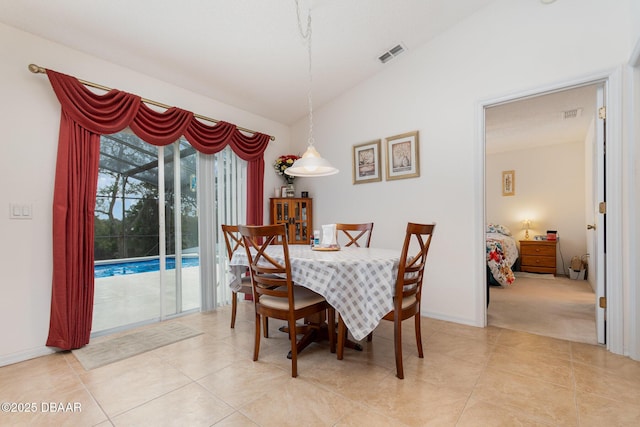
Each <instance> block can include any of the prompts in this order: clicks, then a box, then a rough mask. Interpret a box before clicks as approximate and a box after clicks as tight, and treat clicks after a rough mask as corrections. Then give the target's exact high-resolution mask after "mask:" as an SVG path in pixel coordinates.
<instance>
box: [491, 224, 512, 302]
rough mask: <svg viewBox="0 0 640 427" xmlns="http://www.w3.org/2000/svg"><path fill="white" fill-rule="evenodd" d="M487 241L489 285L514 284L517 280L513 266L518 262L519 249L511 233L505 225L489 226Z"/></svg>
mask: <svg viewBox="0 0 640 427" xmlns="http://www.w3.org/2000/svg"><path fill="white" fill-rule="evenodd" d="M486 239H487V285H490V284H496V285H501V286H508V285H510V284H512V283H513V282H514V280H515V276H514V274H513V266H514V264H515V263H516V261H517V260H518V248H517V246H516V240H515V239H514V238H513V236H512V235H511V231H509V229H508V228H507V227H505V226H503V225H499V224H487V229H486ZM494 282H495V283H494ZM487 292H488V291H487Z"/></svg>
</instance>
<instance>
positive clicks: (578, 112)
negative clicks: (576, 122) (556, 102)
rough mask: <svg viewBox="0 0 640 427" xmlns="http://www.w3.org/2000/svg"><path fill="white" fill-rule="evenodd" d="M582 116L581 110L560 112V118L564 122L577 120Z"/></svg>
mask: <svg viewBox="0 0 640 427" xmlns="http://www.w3.org/2000/svg"><path fill="white" fill-rule="evenodd" d="M580 116H582V108H574V109H573V110H566V111H563V112H562V118H563V119H564V120H568V119H577V118H578V117H580Z"/></svg>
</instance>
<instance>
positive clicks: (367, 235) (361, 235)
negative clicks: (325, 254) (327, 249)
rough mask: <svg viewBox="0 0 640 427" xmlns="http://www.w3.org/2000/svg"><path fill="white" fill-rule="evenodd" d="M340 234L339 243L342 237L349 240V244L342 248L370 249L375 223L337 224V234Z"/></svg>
mask: <svg viewBox="0 0 640 427" xmlns="http://www.w3.org/2000/svg"><path fill="white" fill-rule="evenodd" d="M338 231H342V233H338V236H339V237H338V242H339V241H340V240H341V239H340V237H342V238H343V239H346V240H347V243H345V244H342V245H341V246H345V247H347V246H351V245H355V246H356V247H364V248H368V247H369V245H370V244H371V233H372V232H373V223H372V222H366V223H362V224H336V232H338Z"/></svg>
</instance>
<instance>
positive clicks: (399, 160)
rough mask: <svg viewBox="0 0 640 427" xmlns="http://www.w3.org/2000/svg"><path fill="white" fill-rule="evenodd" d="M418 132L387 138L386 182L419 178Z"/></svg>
mask: <svg viewBox="0 0 640 427" xmlns="http://www.w3.org/2000/svg"><path fill="white" fill-rule="evenodd" d="M418 145H419V141H418V131H414V132H407V133H403V134H401V135H396V136H392V137H389V138H387V146H386V152H387V180H393V179H404V178H415V177H418V176H420V163H419V162H420V157H419V151H418Z"/></svg>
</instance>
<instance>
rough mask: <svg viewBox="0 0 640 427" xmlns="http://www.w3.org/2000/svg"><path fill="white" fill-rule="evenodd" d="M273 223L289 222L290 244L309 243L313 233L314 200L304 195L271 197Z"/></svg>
mask: <svg viewBox="0 0 640 427" xmlns="http://www.w3.org/2000/svg"><path fill="white" fill-rule="evenodd" d="M270 202H271V203H270V209H269V210H270V212H271V214H270V219H271V224H287V229H288V240H287V242H288V243H289V244H290V245H308V244H309V243H310V242H311V236H312V235H313V201H312V199H310V198H304V197H282V198H280V197H277V198H271V199H270Z"/></svg>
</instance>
